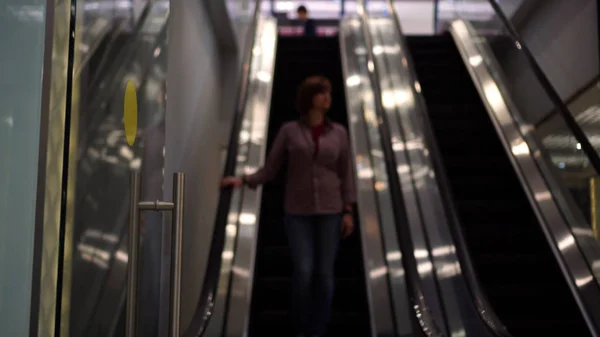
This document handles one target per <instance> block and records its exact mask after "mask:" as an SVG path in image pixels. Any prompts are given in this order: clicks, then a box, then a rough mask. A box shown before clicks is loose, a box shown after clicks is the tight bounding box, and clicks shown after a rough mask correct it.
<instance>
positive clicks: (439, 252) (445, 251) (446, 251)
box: [431, 246, 455, 256]
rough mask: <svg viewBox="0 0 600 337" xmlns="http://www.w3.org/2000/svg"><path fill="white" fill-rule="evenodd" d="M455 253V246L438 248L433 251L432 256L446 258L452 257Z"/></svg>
mask: <svg viewBox="0 0 600 337" xmlns="http://www.w3.org/2000/svg"><path fill="white" fill-rule="evenodd" d="M454 252H455V248H454V246H442V247H436V248H433V249H432V250H431V255H433V256H445V255H450V254H453V253H454Z"/></svg>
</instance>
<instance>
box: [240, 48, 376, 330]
mask: <svg viewBox="0 0 600 337" xmlns="http://www.w3.org/2000/svg"><path fill="white" fill-rule="evenodd" d="M311 75H324V76H326V77H328V78H329V79H330V80H331V82H332V102H333V103H332V108H331V110H330V111H329V113H328V117H329V118H331V119H332V120H333V121H335V122H337V123H340V124H342V125H344V126H346V127H347V126H348V116H347V112H346V104H345V97H344V82H343V76H342V69H341V59H340V50H339V42H338V38H337V37H328V38H304V37H279V41H278V49H277V58H276V65H275V76H274V81H273V93H272V97H273V98H272V103H271V113H270V120H269V124H268V125H269V131H268V142H267V149H269V148H270V146H271V144H272V142H273V140H274V138H275V135H276V133H277V131H278V130H279V128H280V127H281V125H283V123H285V122H287V121H290V120H295V119H297V118H298V115H297V113H296V112H295V109H294V103H295V95H296V89H297V87H298V85H299V84H300V83H301V81H302V80H304V79H305V78H306V77H308V76H311ZM285 172H286V165H285V164H284V166H283V167H282V169H281V170H280V174H279V175H278V177H277V178H276V179H275V180H274V181H272V182H271V183H268V184H266V185H265V186H264V187H263V193H262V203H261V205H262V206H261V212H260V214H261V216H260V225H259V233H258V248H257V252H256V254H257V257H256V266H255V271H254V287H253V295H252V305H251V313H250V336H265V335H268V334H272V333H273V332H277V333H278V335H281V336H288V335H289V336H291V331H290V327H291V321H290V317H289V313H288V307H289V295H288V293H289V289H290V287H289V284H290V280H291V273H292V269H291V258H290V255H289V252H288V247H287V243H286V238H285V235H284V231H283V228H284V227H283V224H282V220H283V192H284V191H283V187H284V180H285ZM356 226H359V224H358V223H356ZM335 275H336V278H335V286H336V288H335V289H336V292H335V295H334V300H333V313H332V320H331V323H330V325H329V330H328V334H327V336H344V335H353V336H369V335H370V330H369V313H368V303H367V295H366V288H365V280H364V270H363V262H362V253H361V244H360V234H359V230H358V229H357V230H355V233H354V234H353V235H352V236H351V237H350V238H348V239H346V240H344V241H343V242H342V243H341V246H340V250H339V252H338V259H337V263H336V270H335Z"/></svg>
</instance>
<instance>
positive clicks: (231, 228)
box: [225, 223, 237, 236]
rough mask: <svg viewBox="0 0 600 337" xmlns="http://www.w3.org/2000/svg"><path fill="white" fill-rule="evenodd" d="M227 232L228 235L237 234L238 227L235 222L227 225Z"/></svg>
mask: <svg viewBox="0 0 600 337" xmlns="http://www.w3.org/2000/svg"><path fill="white" fill-rule="evenodd" d="M225 233H226V234H227V235H228V236H235V234H236V233H237V227H236V225H235V224H231V223H230V224H227V226H225Z"/></svg>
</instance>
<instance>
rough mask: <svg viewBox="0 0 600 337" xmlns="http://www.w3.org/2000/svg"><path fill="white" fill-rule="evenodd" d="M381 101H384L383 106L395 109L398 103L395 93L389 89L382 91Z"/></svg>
mask: <svg viewBox="0 0 600 337" xmlns="http://www.w3.org/2000/svg"><path fill="white" fill-rule="evenodd" d="M381 101H382V103H383V107H384V108H386V109H393V108H394V106H395V105H396V100H395V97H394V93H393V92H391V91H389V90H386V91H384V92H382V93H381Z"/></svg>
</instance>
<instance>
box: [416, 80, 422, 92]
mask: <svg viewBox="0 0 600 337" xmlns="http://www.w3.org/2000/svg"><path fill="white" fill-rule="evenodd" d="M415 90H416V91H417V92H418V93H421V83H419V81H415Z"/></svg>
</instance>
